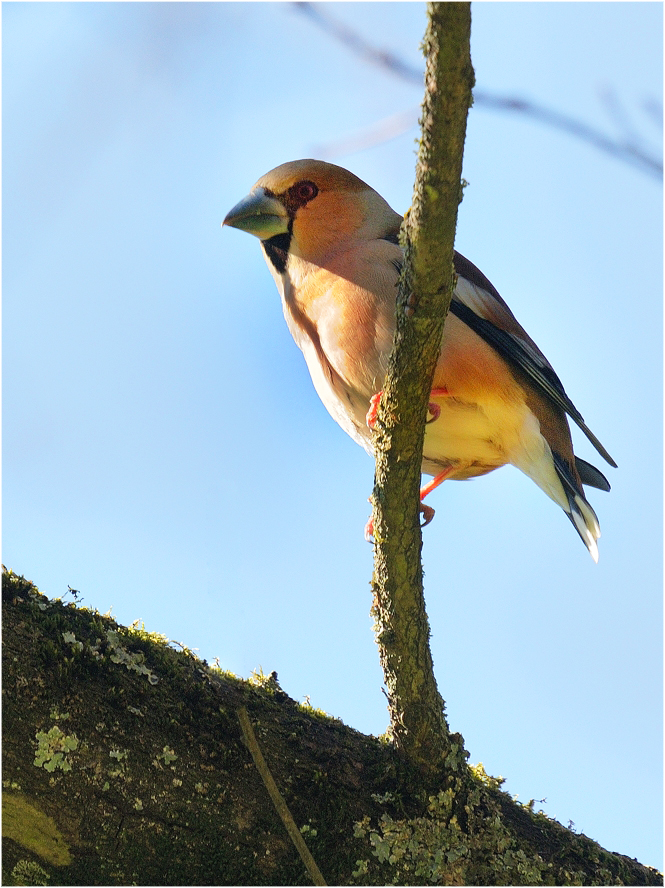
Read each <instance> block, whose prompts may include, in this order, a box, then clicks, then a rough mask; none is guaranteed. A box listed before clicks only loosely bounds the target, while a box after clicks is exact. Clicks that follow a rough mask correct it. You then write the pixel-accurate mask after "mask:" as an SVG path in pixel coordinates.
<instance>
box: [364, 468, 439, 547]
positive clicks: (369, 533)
mask: <svg viewBox="0 0 665 888" xmlns="http://www.w3.org/2000/svg"><path fill="white" fill-rule="evenodd" d="M452 471H453V466H448V468H447V469H444V470H443V472H439V474H438V475H436V477H434V478H432V480H431V481H430V482H429V484H426V485H425V486H424V487H421V488H420V513H421V515H422V516H423V523H422V524H421V527H426V526H427V525H428V524H429V523H430V521H431V520H432V518H434V509H433V508H432V507H431V506H427V505H425V503H424V502H423V500H424V499H425V497H426V496H427V495H428V494H430V493H431V492H432V491H433V490H436V488H437V487H438V486H439V484H443V482H444V481H445V480H446V478H448V477H449V476H450V474H451V473H452ZM370 502H371V500H370ZM373 536H374V518H373V516H372V515H370V516H369V518H368V519H367V524H366V525H365V539H366V540H367V542H368V543H369V542H371V539H372V537H373Z"/></svg>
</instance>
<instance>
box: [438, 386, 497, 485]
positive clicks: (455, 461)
mask: <svg viewBox="0 0 665 888" xmlns="http://www.w3.org/2000/svg"><path fill="white" fill-rule="evenodd" d="M437 403H438V404H439V406H440V409H441V413H440V414H439V416H438V418H437V419H435V420H434V421H432V422H430V423H428V425H427V427H426V429H425V446H424V451H423V472H425V473H427V474H429V475H436V474H438V473H439V472H441V471H443V469H446V468H450V467H453V469H454V471H453V472H452V473H451V475H450V476H449V477H450V478H451V479H453V480H455V479H456V480H463V479H465V478H472V477H474V476H475V475H484V474H485V473H486V472H491V471H492V470H493V469H498V468H499V466H503V465H505V464H506V463H507V462H509V457H508V455H507V452H508V451H510V449H511V444H512V441H511V440H510V439H511V438H512V437H513V435H511V432H510V429H511V425H512V423H505V422H501V421H500V417H499V416H497V414H499V413H501V412H502V410H501V406H500V405H492V404H490V405H481V404H474V403H468V402H464V401H460V400H457V399H456V398H446V399H445V400H440V399H437Z"/></svg>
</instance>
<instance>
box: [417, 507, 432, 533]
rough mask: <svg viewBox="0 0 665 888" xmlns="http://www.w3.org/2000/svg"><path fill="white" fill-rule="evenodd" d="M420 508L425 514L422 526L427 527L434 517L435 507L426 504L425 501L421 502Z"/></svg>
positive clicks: (423, 514) (421, 512) (422, 513)
mask: <svg viewBox="0 0 665 888" xmlns="http://www.w3.org/2000/svg"><path fill="white" fill-rule="evenodd" d="M418 508H419V510H420V514H421V515H422V516H423V523H422V524H421V525H420V526H421V527H427V525H428V524H429V523H430V521H431V520H432V518H434V509H433V508H432V507H431V506H426V505H425V503H421V504H420V506H419V507H418Z"/></svg>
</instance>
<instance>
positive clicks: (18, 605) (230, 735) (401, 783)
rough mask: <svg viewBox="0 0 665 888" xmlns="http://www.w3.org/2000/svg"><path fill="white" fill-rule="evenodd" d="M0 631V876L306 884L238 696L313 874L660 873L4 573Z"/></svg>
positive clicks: (554, 879) (488, 783)
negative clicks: (455, 784) (450, 783)
mask: <svg viewBox="0 0 665 888" xmlns="http://www.w3.org/2000/svg"><path fill="white" fill-rule="evenodd" d="M2 640H3V721H2V728H3V753H4V754H3V789H4V792H3V858H2V864H3V880H2V881H3V884H5V885H12V884H15V885H19V884H23V885H45V884H50V885H131V884H137V885H306V884H312V881H313V878H312V877H310V875H309V873H308V870H307V868H306V866H305V864H304V863H303V861H302V858H301V856H300V852H299V850H298V849H297V848H296V847H295V844H294V842H293V841H292V838H291V836H290V834H289V832H288V831H287V828H285V825H284V821H283V820H282V818H281V815H278V813H277V811H276V808H275V805H274V804H273V800H272V798H271V795H270V794H269V792H268V789H267V788H266V783H265V782H264V778H262V776H261V774H260V773H259V771H258V770H257V767H256V765H255V759H253V756H254V755H255V750H254V752H251V751H250V748H248V746H247V745H246V744H245V741H244V740H243V734H245V729H244V728H242V727H241V723H240V720H239V716H240V715H241V714H242V712H243V710H245V711H246V715H247V718H248V720H249V722H250V723H251V730H252V733H253V735H254V739H255V741H256V744H257V745H258V747H259V748H260V750H261V757H262V758H263V759H264V762H265V765H267V768H268V769H269V771H270V774H271V776H272V779H273V781H274V784H275V789H276V790H277V792H278V793H279V795H280V796H281V799H282V802H283V804H284V806H286V807H287V808H288V811H289V813H290V816H291V818H292V820H293V821H295V824H296V826H297V829H298V831H299V832H300V834H301V835H302V837H303V839H304V841H305V843H306V845H307V847H308V849H309V852H310V854H311V856H312V857H313V859H314V860H315V862H316V869H317V870H318V871H320V874H322V877H323V879H325V881H327V882H328V884H341V885H347V884H360V885H385V884H391V883H393V882H395V883H396V884H406V885H408V884H426V883H432V884H476V885H481V884H485V885H491V884H529V885H535V884H555V885H564V884H578V885H583V884H602V885H611V884H617V885H620V884H626V885H629V884H630V885H658V884H662V878H661V877H660V875H659V874H658V873H657V872H656V871H655V870H652V869H649V868H647V867H643V866H641V865H640V864H638V863H636V862H635V861H632V860H630V859H629V858H626V857H622V856H621V855H618V854H609V853H608V852H606V851H603V850H602V849H601V848H600V847H599V846H598V845H597V844H596V843H595V842H592V841H591V840H590V839H587V838H586V837H584V836H581V835H577V834H575V833H572V832H570V831H569V830H567V829H564V828H563V827H562V826H561V825H560V824H558V823H556V821H553V820H550V819H549V818H547V817H545V815H543V814H537V813H534V812H533V811H532V810H531V809H530V808H529V807H528V806H523V805H519V804H517V803H516V802H514V801H513V800H512V799H511V798H510V797H509V796H508V795H506V794H505V793H502V792H501V791H500V790H499V788H498V785H497V781H493V780H492V779H491V778H488V777H486V776H484V775H483V773H482V771H480V770H479V769H476V771H475V772H474V771H469V779H468V784H466V789H465V792H464V805H463V806H462V808H461V809H460V808H459V806H458V801H459V798H461V796H460V795H459V794H455V793H454V792H453V791H452V790H451V789H450V788H448V789H445V790H443V791H435V792H432V791H431V786H430V785H429V783H428V784H425V783H424V782H423V778H422V774H421V773H420V772H419V771H418V770H417V769H414V768H413V767H411V766H410V765H409V764H408V762H406V761H405V759H404V756H403V755H401V754H399V753H398V752H397V751H396V750H395V748H394V746H393V745H392V744H389V743H387V742H385V741H382V740H379V739H377V738H375V737H366V736H364V735H362V734H359V733H358V732H357V731H354V730H352V729H350V728H347V727H345V726H344V725H343V724H342V723H341V722H339V721H337V720H335V719H332V718H329V717H327V716H325V715H324V714H323V713H320V712H317V711H316V710H313V709H311V707H307V706H301V705H298V704H297V703H296V702H295V701H293V700H291V699H290V698H289V697H288V695H287V694H286V693H284V692H283V691H282V690H281V688H280V687H279V684H278V683H277V680H276V677H275V676H274V675H271V676H263V677H258V678H255V679H254V680H253V681H250V682H245V681H240V680H239V679H237V678H235V677H233V676H231V675H229V674H226V673H222V672H221V671H220V670H219V669H214V668H210V667H208V665H207V664H206V663H205V662H203V661H201V660H198V659H197V658H196V657H195V656H194V655H193V654H191V652H189V651H175V650H174V649H173V648H172V647H171V646H170V645H169V644H168V643H167V641H166V639H165V638H164V637H163V636H159V635H154V634H150V633H148V632H146V631H145V630H144V629H143V628H138V627H136V626H134V627H130V628H125V627H122V626H119V625H117V624H116V623H115V622H114V621H113V620H111V619H109V618H107V617H102V616H101V615H100V614H98V613H97V612H94V611H89V610H86V609H81V608H77V607H75V606H74V605H73V604H70V605H65V604H63V603H62V602H58V601H50V600H49V599H47V598H46V597H45V596H43V595H40V594H39V592H38V590H37V589H36V588H35V587H34V586H32V584H31V583H29V582H27V581H26V580H24V579H23V578H22V577H18V576H16V575H14V574H12V573H11V572H10V573H8V574H6V575H3V637H2ZM273 794H274V793H273ZM456 810H457V815H456V816H455V811H456ZM319 883H320V882H319Z"/></svg>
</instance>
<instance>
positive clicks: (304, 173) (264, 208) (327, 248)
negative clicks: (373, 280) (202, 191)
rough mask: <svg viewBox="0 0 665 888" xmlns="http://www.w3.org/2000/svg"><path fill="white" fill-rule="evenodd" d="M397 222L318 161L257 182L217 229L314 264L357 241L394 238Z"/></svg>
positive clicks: (354, 183) (352, 180)
mask: <svg viewBox="0 0 665 888" xmlns="http://www.w3.org/2000/svg"><path fill="white" fill-rule="evenodd" d="M401 221H402V217H401V216H399V215H398V214H397V213H396V212H395V211H394V210H392V209H391V208H390V206H389V205H388V204H387V203H386V201H385V200H384V199H383V198H382V197H381V195H379V194H377V192H376V191H374V189H373V188H370V186H369V185H367V184H366V183H365V182H363V181H362V179H359V178H358V177H357V176H355V175H354V174H353V173H350V172H349V171H348V170H345V169H343V168H342V167H339V166H335V165H334V164H332V163H325V162H324V161H322V160H294V161H291V162H290V163H284V164H282V165H281V166H278V167H276V168H275V169H274V170H271V171H270V172H269V173H266V174H265V176H262V177H261V178H260V179H259V180H258V182H257V183H256V185H254V187H253V188H252V190H251V191H250V193H249V194H248V195H247V197H245V198H243V199H242V200H241V201H240V203H237V204H236V205H235V207H233V209H232V210H231V211H230V212H229V214H228V215H227V216H226V218H225V219H224V222H223V223H222V225H230V226H231V227H232V228H239V229H240V230H241V231H247V232H248V233H249V234H253V235H255V236H256V237H258V238H259V239H260V240H261V241H262V242H263V243H264V246H266V247H267V251H269V250H270V247H273V248H275V249H277V250H279V251H280V252H282V253H283V254H284V255H286V254H291V255H295V256H298V257H300V258H302V259H305V260H307V261H309V262H314V263H317V264H320V263H322V262H324V261H325V258H326V257H327V256H329V255H330V254H331V253H335V252H338V251H340V250H343V249H344V248H347V247H350V246H353V245H354V244H355V243H358V242H361V241H363V240H370V239H373V238H377V237H385V236H386V235H387V234H391V235H393V234H396V233H397V232H398V231H399V226H400V223H401Z"/></svg>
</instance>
